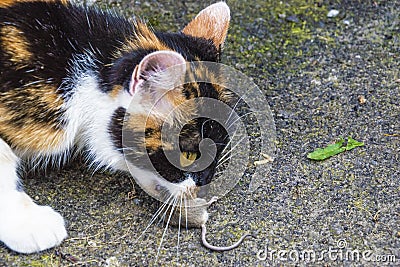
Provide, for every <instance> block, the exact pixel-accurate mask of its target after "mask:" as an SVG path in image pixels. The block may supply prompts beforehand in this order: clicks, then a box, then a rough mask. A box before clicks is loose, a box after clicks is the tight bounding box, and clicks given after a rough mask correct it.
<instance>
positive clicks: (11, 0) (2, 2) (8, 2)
mask: <svg viewBox="0 0 400 267" xmlns="http://www.w3.org/2000/svg"><path fill="white" fill-rule="evenodd" d="M20 2H49V3H52V2H53V3H54V2H61V3H62V4H64V5H66V4H67V3H68V2H69V1H68V0H0V7H9V6H12V5H14V4H15V3H20Z"/></svg>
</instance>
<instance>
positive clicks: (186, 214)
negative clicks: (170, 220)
mask: <svg viewBox="0 0 400 267" xmlns="http://www.w3.org/2000/svg"><path fill="white" fill-rule="evenodd" d="M183 200H184V203H185V227H186V230H188V212H187V203H186V196H184V199H183Z"/></svg>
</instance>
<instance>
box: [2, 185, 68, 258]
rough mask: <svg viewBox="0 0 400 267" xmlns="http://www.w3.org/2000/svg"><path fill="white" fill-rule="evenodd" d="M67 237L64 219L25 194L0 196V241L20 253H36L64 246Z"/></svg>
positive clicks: (11, 193)
mask: <svg viewBox="0 0 400 267" xmlns="http://www.w3.org/2000/svg"><path fill="white" fill-rule="evenodd" d="M66 237H67V231H66V230H65V226H64V220H63V218H62V217H61V215H60V214H59V213H57V212H55V211H54V210H53V209H52V208H50V207H47V206H38V205H36V204H35V203H33V201H32V199H31V198H30V197H29V196H28V195H26V194H25V193H23V192H17V191H13V192H9V193H6V194H2V195H1V196H0V240H1V241H2V242H4V244H6V246H7V247H9V248H11V249H12V250H14V251H17V252H20V253H33V252H38V251H41V250H45V249H48V248H51V247H54V246H57V245H58V244H60V243H61V241H62V240H63V239H65V238H66Z"/></svg>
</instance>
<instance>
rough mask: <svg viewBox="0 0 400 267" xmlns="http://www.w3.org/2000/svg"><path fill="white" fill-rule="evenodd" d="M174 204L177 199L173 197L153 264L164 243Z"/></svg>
mask: <svg viewBox="0 0 400 267" xmlns="http://www.w3.org/2000/svg"><path fill="white" fill-rule="evenodd" d="M176 202H177V197H176V196H174V201H173V203H172V205H171V206H170V207H171V211H170V213H169V217H168V220H167V224H166V226H165V229H164V232H163V234H162V236H161V240H160V245H158V249H157V255H156V259H155V261H154V263H157V260H158V256H159V254H160V250H161V246H162V243H163V242H164V238H165V235H166V233H167V230H168V226H169V223H170V221H171V217H172V214H173V213H174V211H175V208H176Z"/></svg>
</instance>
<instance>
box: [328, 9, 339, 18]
mask: <svg viewBox="0 0 400 267" xmlns="http://www.w3.org/2000/svg"><path fill="white" fill-rule="evenodd" d="M337 15H339V10H336V9H331V10H329V12H328V14H327V17H328V18H334V17H336V16H337Z"/></svg>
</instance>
